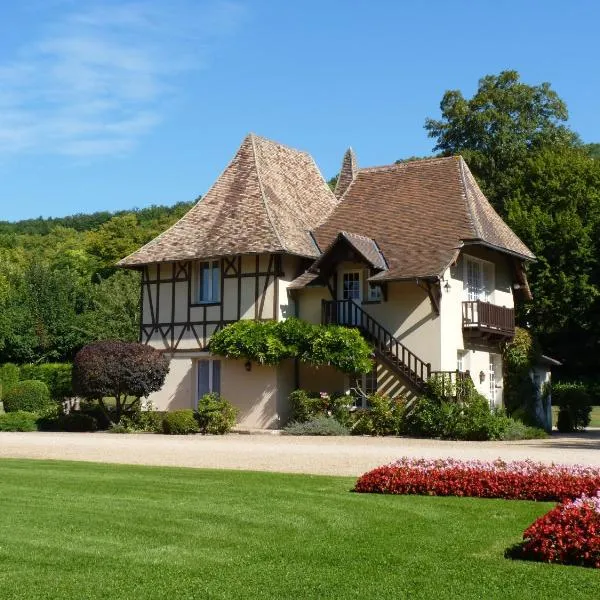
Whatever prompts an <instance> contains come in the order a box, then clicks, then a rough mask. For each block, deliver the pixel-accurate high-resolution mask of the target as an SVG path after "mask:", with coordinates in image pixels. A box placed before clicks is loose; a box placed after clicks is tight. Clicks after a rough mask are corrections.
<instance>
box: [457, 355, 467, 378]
mask: <svg viewBox="0 0 600 600" xmlns="http://www.w3.org/2000/svg"><path fill="white" fill-rule="evenodd" d="M468 356H469V351H468V350H457V351H456V369H457V370H458V371H460V372H461V373H464V372H465V371H466V370H467V369H465V366H466V363H467V358H468Z"/></svg>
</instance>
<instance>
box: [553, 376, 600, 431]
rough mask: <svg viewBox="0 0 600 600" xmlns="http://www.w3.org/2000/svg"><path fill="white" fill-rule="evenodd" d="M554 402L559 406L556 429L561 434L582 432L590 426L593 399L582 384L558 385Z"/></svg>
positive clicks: (555, 385)
mask: <svg viewBox="0 0 600 600" xmlns="http://www.w3.org/2000/svg"><path fill="white" fill-rule="evenodd" d="M552 400H553V403H554V404H556V405H558V406H559V407H560V408H559V411H558V420H557V422H556V427H557V429H558V430H559V431H560V432H561V433H570V432H572V431H581V430H583V429H585V428H586V427H587V426H588V425H589V424H590V415H591V412H592V406H591V398H590V395H589V394H588V391H587V389H586V387H585V385H583V384H582V383H556V384H554V385H553V386H552Z"/></svg>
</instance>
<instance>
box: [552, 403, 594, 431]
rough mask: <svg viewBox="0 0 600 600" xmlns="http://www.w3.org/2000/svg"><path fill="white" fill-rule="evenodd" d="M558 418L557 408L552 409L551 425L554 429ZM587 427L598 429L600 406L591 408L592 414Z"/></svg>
mask: <svg viewBox="0 0 600 600" xmlns="http://www.w3.org/2000/svg"><path fill="white" fill-rule="evenodd" d="M557 418H558V406H553V407H552V424H553V425H554V426H555V427H556V419H557ZM589 427H600V406H592V414H591V419H590V424H589Z"/></svg>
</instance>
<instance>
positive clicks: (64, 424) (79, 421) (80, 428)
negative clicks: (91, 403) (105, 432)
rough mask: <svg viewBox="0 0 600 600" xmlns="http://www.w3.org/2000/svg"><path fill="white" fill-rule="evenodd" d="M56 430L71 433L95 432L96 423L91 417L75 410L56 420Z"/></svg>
mask: <svg viewBox="0 0 600 600" xmlns="http://www.w3.org/2000/svg"><path fill="white" fill-rule="evenodd" d="M58 428H59V430H60V431H70V432H73V433H75V432H80V433H82V432H87V431H97V429H98V422H97V421H96V419H94V417H92V416H91V415H89V414H86V413H84V412H81V411H78V410H75V411H72V412H70V413H69V414H68V415H62V416H60V417H59V418H58Z"/></svg>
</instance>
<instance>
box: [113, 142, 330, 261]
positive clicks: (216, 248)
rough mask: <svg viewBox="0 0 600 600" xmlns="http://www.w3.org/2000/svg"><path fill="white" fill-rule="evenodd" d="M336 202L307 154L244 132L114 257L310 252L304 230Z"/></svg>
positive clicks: (137, 258) (158, 258)
mask: <svg viewBox="0 0 600 600" xmlns="http://www.w3.org/2000/svg"><path fill="white" fill-rule="evenodd" d="M336 205H337V201H336V198H335V196H334V195H333V193H332V192H331V190H330V189H329V187H328V186H327V184H326V182H325V180H324V179H323V177H322V175H321V173H320V172H319V170H318V168H317V166H316V165H315V163H314V161H313V159H312V157H311V156H310V155H309V154H307V153H305V152H300V151H298V150H294V149H292V148H288V147H286V146H283V145H281V144H277V143H275V142H272V141H270V140H267V139H265V138H261V137H258V136H255V135H253V134H250V135H248V136H247V137H246V139H245V140H244V141H243V142H242V145H241V146H240V148H239V149H238V151H237V153H236V154H235V156H234V158H233V160H232V161H231V162H230V163H229V165H228V166H227V168H226V169H225V170H224V171H223V173H222V174H221V175H220V177H219V178H218V179H217V181H216V182H215V183H214V184H213V186H212V187H211V188H210V190H209V191H208V192H207V194H206V195H205V196H204V197H203V198H202V199H201V200H200V201H199V202H198V203H197V204H196V205H195V206H193V207H192V208H191V209H190V211H189V212H188V213H186V214H185V215H184V216H183V217H182V218H181V219H180V220H179V221H178V222H177V223H175V224H174V225H173V226H172V227H170V228H169V229H167V230H166V231H165V232H164V233H162V234H161V235H159V236H158V237H157V238H155V239H154V240H152V241H151V242H149V243H148V244H146V245H145V246H143V247H142V248H140V249H139V250H138V251H137V252H134V253H133V254H131V255H130V256H128V257H127V258H125V259H123V260H122V261H121V262H120V263H119V265H121V266H136V265H142V264H149V263H154V262H169V261H176V260H188V259H193V258H206V257H212V256H227V255H233V254H247V253H263V252H286V253H289V254H297V255H300V256H307V257H316V256H318V255H319V251H318V248H317V247H316V245H315V243H314V241H313V239H312V237H311V235H310V233H309V232H310V230H311V229H314V228H315V227H317V226H318V225H319V224H320V223H322V222H323V221H324V220H325V219H326V218H327V217H328V216H329V215H330V214H331V212H332V211H333V209H334V208H335V206H336Z"/></svg>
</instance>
